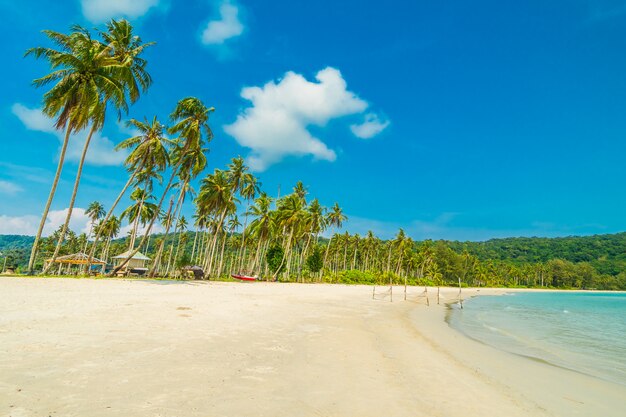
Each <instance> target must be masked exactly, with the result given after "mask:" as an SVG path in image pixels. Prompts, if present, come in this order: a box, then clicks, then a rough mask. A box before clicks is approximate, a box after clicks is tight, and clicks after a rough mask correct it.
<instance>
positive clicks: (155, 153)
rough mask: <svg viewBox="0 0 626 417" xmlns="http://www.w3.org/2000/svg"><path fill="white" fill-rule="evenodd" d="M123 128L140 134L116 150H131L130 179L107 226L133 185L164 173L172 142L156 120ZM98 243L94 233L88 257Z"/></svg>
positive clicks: (108, 216) (127, 140)
mask: <svg viewBox="0 0 626 417" xmlns="http://www.w3.org/2000/svg"><path fill="white" fill-rule="evenodd" d="M126 126H128V127H131V128H133V129H135V130H137V131H138V132H139V134H138V135H137V136H133V137H131V138H128V139H126V140H124V141H122V142H120V143H119V144H118V145H117V147H116V149H126V150H128V149H130V150H131V151H130V153H129V155H128V157H126V160H125V161H124V165H126V169H127V170H128V171H129V172H130V177H129V178H128V181H127V182H126V184H125V185H124V188H123V189H122V191H121V192H120V193H119V194H118V196H117V198H116V199H115V201H114V202H113V205H112V206H111V208H110V210H109V212H108V213H107V215H106V216H105V218H104V222H106V221H107V220H108V219H109V218H110V217H111V216H112V215H113V211H114V210H115V208H116V207H117V205H118V204H119V202H120V200H121V199H122V197H123V196H124V194H126V190H127V189H128V188H129V187H130V186H131V185H132V184H133V183H135V182H141V181H142V178H143V181H145V179H146V178H148V177H154V178H158V176H159V173H160V172H163V171H164V170H165V169H166V168H167V166H168V165H169V164H170V157H169V153H168V151H169V148H170V147H171V146H172V141H170V140H169V139H167V138H166V137H165V134H164V131H165V126H164V125H162V124H161V123H160V122H159V121H158V120H157V118H156V116H155V117H154V118H153V119H152V120H151V121H148V120H147V119H145V120H144V121H143V122H142V121H139V120H136V119H130V120H129V121H128V122H126ZM99 239H100V234H99V233H96V237H95V238H94V246H93V247H92V250H91V253H90V254H89V256H90V257H93V255H94V251H95V247H96V245H97V244H98V240H99Z"/></svg>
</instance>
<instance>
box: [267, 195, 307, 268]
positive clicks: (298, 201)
mask: <svg viewBox="0 0 626 417" xmlns="http://www.w3.org/2000/svg"><path fill="white" fill-rule="evenodd" d="M304 218H305V211H304V200H303V199H302V197H300V196H299V195H297V194H295V193H294V194H290V195H288V196H287V197H285V198H283V199H281V200H280V201H279V202H278V210H277V220H278V223H279V225H280V226H281V227H282V228H283V230H285V232H286V233H287V236H288V237H287V239H286V241H285V244H284V255H283V259H282V261H281V264H280V266H279V267H278V268H277V270H276V272H275V273H274V277H273V278H274V279H276V277H277V276H278V272H279V271H280V270H281V268H282V266H283V264H284V263H285V260H286V261H287V267H286V274H287V276H289V273H290V270H291V254H292V250H293V244H294V236H297V234H298V233H299V232H300V231H301V228H302V225H303V220H304Z"/></svg>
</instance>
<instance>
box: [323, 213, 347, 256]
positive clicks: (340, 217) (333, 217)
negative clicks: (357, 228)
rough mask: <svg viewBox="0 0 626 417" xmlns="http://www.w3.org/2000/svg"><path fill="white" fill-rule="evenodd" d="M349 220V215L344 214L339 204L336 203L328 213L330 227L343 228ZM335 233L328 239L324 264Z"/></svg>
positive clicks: (327, 219) (327, 221)
mask: <svg viewBox="0 0 626 417" xmlns="http://www.w3.org/2000/svg"><path fill="white" fill-rule="evenodd" d="M346 220H348V217H346V215H344V214H343V210H341V207H339V204H337V203H335V205H334V206H333V207H332V209H330V212H329V213H328V214H327V215H326V224H327V225H328V226H330V227H332V228H333V230H334V229H335V228H337V229H341V226H342V225H343V222H344V221H346ZM333 236H334V233H333V234H332V235H331V237H330V240H329V241H328V245H327V246H326V253H325V254H324V264H326V259H327V258H328V250H329V249H330V244H331V243H332V240H333Z"/></svg>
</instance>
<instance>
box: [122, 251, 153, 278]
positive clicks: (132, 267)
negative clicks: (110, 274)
mask: <svg viewBox="0 0 626 417" xmlns="http://www.w3.org/2000/svg"><path fill="white" fill-rule="evenodd" d="M131 252H132V251H130V250H127V251H126V252H124V253H120V254H119V255H117V256H114V257H113V263H114V265H115V267H118V266H120V265H121V264H122V263H123V262H124V261H125V260H126V258H128V256H129V255H130V254H131ZM150 260H151V259H150V258H148V257H147V256H146V255H144V254H143V253H141V252H137V253H136V254H134V255H133V257H132V258H130V260H129V261H128V263H127V264H126V265H124V268H123V269H122V270H120V271H119V272H118V274H120V273H121V274H125V273H126V272H130V273H131V274H137V275H143V274H145V273H146V272H148V268H147V267H146V262H148V261H150Z"/></svg>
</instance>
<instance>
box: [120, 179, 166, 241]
mask: <svg viewBox="0 0 626 417" xmlns="http://www.w3.org/2000/svg"><path fill="white" fill-rule="evenodd" d="M130 199H131V200H132V201H134V203H133V204H131V205H130V206H129V207H128V208H127V209H126V210H124V211H123V212H122V214H121V216H120V219H121V220H123V219H125V218H128V221H129V222H132V229H131V235H130V241H129V246H128V249H129V250H133V249H134V248H135V239H136V238H137V233H138V230H139V224H141V225H143V226H145V224H146V223H147V222H148V221H149V220H150V219H152V217H154V216H155V215H156V214H155V213H156V212H157V208H156V204H154V203H151V202H150V201H151V200H154V199H155V198H154V196H153V195H151V194H149V193H148V191H146V190H145V189H141V188H135V190H134V191H133V192H132V193H131V195H130Z"/></svg>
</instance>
